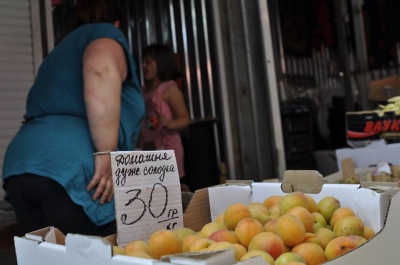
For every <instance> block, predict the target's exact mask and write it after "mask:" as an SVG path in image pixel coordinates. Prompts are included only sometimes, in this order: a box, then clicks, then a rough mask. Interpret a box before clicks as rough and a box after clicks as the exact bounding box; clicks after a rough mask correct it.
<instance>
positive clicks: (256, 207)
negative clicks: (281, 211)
mask: <svg viewBox="0 0 400 265" xmlns="http://www.w3.org/2000/svg"><path fill="white" fill-rule="evenodd" d="M247 207H248V208H249V210H250V212H252V211H256V212H262V213H265V214H269V212H268V209H267V208H266V207H265V206H264V205H263V204H262V203H261V202H252V203H250V204H249V205H248V206H247Z"/></svg>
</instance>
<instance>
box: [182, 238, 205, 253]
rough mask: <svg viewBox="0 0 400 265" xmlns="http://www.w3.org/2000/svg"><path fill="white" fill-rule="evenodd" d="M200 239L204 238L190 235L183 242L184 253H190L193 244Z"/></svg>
mask: <svg viewBox="0 0 400 265" xmlns="http://www.w3.org/2000/svg"><path fill="white" fill-rule="evenodd" d="M200 238H202V237H201V236H199V235H189V236H187V237H185V239H184V240H183V242H182V251H183V252H189V250H190V247H191V246H192V245H193V243H194V242H195V241H196V240H198V239H200Z"/></svg>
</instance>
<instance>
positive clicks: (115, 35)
mask: <svg viewBox="0 0 400 265" xmlns="http://www.w3.org/2000/svg"><path fill="white" fill-rule="evenodd" d="M100 38H110V39H113V40H115V41H117V42H118V43H119V44H121V46H122V48H123V49H124V51H125V58H126V62H127V66H128V69H129V75H128V77H127V79H126V80H125V83H126V82H128V83H130V84H132V83H134V85H135V86H137V85H138V83H137V80H136V79H135V78H134V77H135V76H136V75H135V72H136V64H135V62H134V60H133V56H132V53H131V51H130V50H129V45H128V41H127V39H126V37H125V35H124V34H123V32H122V31H121V30H120V29H118V28H117V27H115V26H114V25H112V24H109V23H100V24H98V25H96V26H95V28H94V29H93V31H92V32H91V34H90V35H89V36H88V40H87V41H88V44H89V43H90V42H92V41H94V40H96V39H100Z"/></svg>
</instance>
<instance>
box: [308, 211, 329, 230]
mask: <svg viewBox="0 0 400 265" xmlns="http://www.w3.org/2000/svg"><path fill="white" fill-rule="evenodd" d="M311 215H312V217H313V218H314V224H313V231H314V230H315V229H318V228H321V227H326V220H325V217H323V216H322V214H320V213H319V212H312V213H311Z"/></svg>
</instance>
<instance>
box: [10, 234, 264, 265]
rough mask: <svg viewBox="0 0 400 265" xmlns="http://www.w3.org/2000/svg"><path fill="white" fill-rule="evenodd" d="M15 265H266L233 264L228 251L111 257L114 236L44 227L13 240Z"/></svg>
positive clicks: (259, 261)
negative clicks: (62, 231) (148, 256)
mask: <svg viewBox="0 0 400 265" xmlns="http://www.w3.org/2000/svg"><path fill="white" fill-rule="evenodd" d="M14 240H15V249H16V254H17V261H18V264H19V265H39V264H40V265H71V264H92V265H161V264H170V265H171V264H187V265H190V264H192V265H219V264H224V265H256V264H257V265H268V263H267V262H265V261H264V260H262V259H259V258H256V259H249V260H247V261H243V262H235V256H234V252H233V250H232V249H230V250H224V251H209V252H194V253H182V254H178V255H167V256H163V257H162V258H161V259H160V260H150V259H144V258H136V257H128V256H124V255H115V256H113V255H112V242H114V243H115V242H116V237H115V236H114V235H112V236H110V237H107V238H100V237H93V236H84V235H78V234H67V235H66V236H64V235H63V234H62V233H61V231H59V230H58V229H56V228H54V227H47V228H44V229H40V230H38V231H34V232H31V233H28V234H26V235H25V237H15V239H14Z"/></svg>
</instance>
